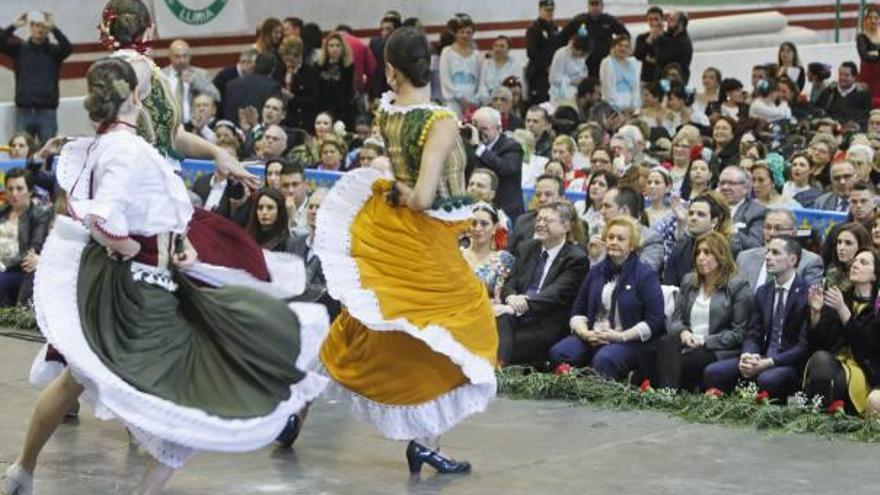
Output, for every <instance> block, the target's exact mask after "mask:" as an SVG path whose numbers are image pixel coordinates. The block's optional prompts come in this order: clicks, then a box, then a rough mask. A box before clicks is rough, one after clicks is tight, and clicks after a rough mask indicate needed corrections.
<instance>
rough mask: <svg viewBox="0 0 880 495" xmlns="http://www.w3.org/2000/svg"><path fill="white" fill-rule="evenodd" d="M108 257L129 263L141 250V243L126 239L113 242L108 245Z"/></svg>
mask: <svg viewBox="0 0 880 495" xmlns="http://www.w3.org/2000/svg"><path fill="white" fill-rule="evenodd" d="M106 247H107V256H109V257H111V258H113V259H121V260H122V261H127V260H130V259H132V258H134V257H135V255H137V254H138V253H139V252H140V250H141V243H139V242H138V241H136V240H134V239H132V238H131V237H126V238H125V239H118V240H116V239H115V240H113V241H112V242H111V243H110V244H107V246H106Z"/></svg>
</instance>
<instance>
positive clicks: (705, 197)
mask: <svg viewBox="0 0 880 495" xmlns="http://www.w3.org/2000/svg"><path fill="white" fill-rule="evenodd" d="M728 218H730V209H729V208H728V207H727V204H725V203H724V201H723V200H721V199H720V198H718V195H717V193H715V192H704V193H702V194H700V195H699V196H697V197H696V198H694V199H693V200H692V201H691V204H690V205H688V215H687V224H686V226H685V230H684V233H683V234H682V235H680V236H679V237H678V239H676V241H675V246H673V247H672V251H671V252H670V253H669V256H668V257H667V258H666V263H665V264H664V265H663V279H662V280H663V284H664V285H676V286H680V285H681V281H682V279H683V278H684V276H685V275H687V274H688V273H690V272H691V271H693V269H694V245H695V244H696V243H697V238H698V237H700V236H701V235H703V234H705V233H707V232H711V231H713V230H718V229H719V228H724V227H725V226H726V222H725V220H726V219H728ZM762 256H763V255H762ZM761 260H762V261H763V257H762V258H761Z"/></svg>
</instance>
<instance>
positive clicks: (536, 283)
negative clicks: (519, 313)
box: [526, 250, 550, 297]
mask: <svg viewBox="0 0 880 495" xmlns="http://www.w3.org/2000/svg"><path fill="white" fill-rule="evenodd" d="M549 257H550V255H549V254H548V253H547V251H544V250H542V251H541V256H539V257H538V263H537V264H536V265H535V271H534V272H533V273H532V281H531V282H529V286H528V287H527V288H526V295H527V296H529V297H531V296H534V295H535V294H537V293H538V290H540V289H541V279H542V278H543V277H544V267H545V266H547V259H548V258H549Z"/></svg>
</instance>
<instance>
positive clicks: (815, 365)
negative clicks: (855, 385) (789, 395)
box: [804, 351, 855, 413]
mask: <svg viewBox="0 0 880 495" xmlns="http://www.w3.org/2000/svg"><path fill="white" fill-rule="evenodd" d="M804 393H805V394H807V397H811V398H812V397H816V396H821V397H822V406H823V407H826V408H827V407H828V406H830V405H831V403H832V402H834V401H836V400H842V401H844V402H846V409H847V411H848V412H851V413H854V412H855V408H854V407H853V405H852V401H850V398H849V393H848V391H847V383H846V371H844V369H843V365H842V364H840V361H838V360H837V358H835V357H834V355H833V354H831V353H830V352H828V351H816V352H814V353H813V355H812V356H810V360H809V361H807V367H806V369H805V370H804Z"/></svg>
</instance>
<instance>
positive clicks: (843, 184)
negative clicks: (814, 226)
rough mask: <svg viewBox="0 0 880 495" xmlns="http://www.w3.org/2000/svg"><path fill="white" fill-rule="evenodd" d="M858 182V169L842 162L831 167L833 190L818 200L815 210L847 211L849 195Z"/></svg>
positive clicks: (814, 206) (846, 162)
mask: <svg viewBox="0 0 880 495" xmlns="http://www.w3.org/2000/svg"><path fill="white" fill-rule="evenodd" d="M855 182H856V169H855V167H853V166H852V164H851V163H849V162H848V161H845V160H842V161H838V162H834V164H833V165H831V190H830V191H828V192H826V193H825V194H823V195H821V196H819V197H818V198H816V202H815V203H813V206H812V207H813V208H815V209H817V210H825V211H841V212H845V211H846V210H847V207H848V206H849V204H848V199H849V193H850V191H852V187H853V185H854V184H855Z"/></svg>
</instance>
